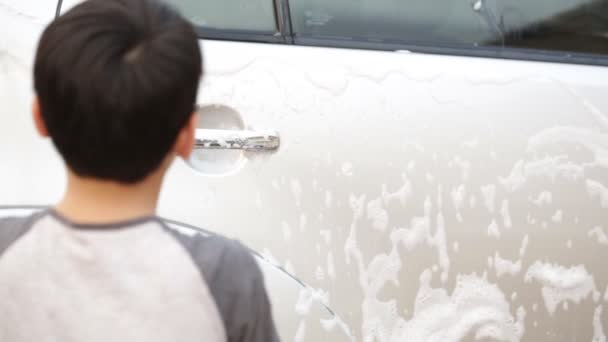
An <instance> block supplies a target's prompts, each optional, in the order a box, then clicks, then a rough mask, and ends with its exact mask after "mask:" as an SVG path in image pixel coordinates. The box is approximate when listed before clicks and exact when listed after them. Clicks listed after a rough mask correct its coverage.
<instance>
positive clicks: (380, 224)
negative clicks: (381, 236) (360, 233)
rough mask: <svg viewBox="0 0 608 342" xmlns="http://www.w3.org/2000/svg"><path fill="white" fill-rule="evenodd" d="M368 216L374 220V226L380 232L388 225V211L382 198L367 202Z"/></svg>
mask: <svg viewBox="0 0 608 342" xmlns="http://www.w3.org/2000/svg"><path fill="white" fill-rule="evenodd" d="M367 218H368V219H369V220H370V221H372V228H373V229H375V230H378V231H380V232H384V231H386V228H387V227H388V212H387V211H386V210H385V209H384V207H383V204H382V201H381V199H380V198H377V199H375V200H372V201H369V202H368V203H367Z"/></svg>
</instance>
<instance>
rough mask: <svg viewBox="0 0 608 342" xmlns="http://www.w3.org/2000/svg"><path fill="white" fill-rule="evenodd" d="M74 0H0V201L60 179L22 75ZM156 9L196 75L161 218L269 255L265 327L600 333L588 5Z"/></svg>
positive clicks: (602, 69) (188, 4)
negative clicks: (191, 57)
mask: <svg viewBox="0 0 608 342" xmlns="http://www.w3.org/2000/svg"><path fill="white" fill-rule="evenodd" d="M78 2H79V1H78V0H59V1H57V2H54V1H47V2H42V3H41V2H38V1H34V0H1V1H0V17H1V18H2V24H1V25H3V27H4V28H5V29H4V31H3V32H2V40H0V44H3V45H0V66H2V67H0V68H2V70H3V77H2V79H1V80H0V93H1V94H3V95H2V99H3V109H2V117H1V122H2V125H1V126H0V136H1V137H2V139H3V140H2V142H3V143H2V144H0V157H1V158H2V167H1V168H0V189H1V191H0V204H5V205H6V206H7V207H9V206H10V207H24V206H30V205H49V204H52V203H53V202H54V201H55V200H57V198H58V196H59V195H60V193H61V189H62V187H63V185H64V182H65V179H64V176H63V174H62V172H63V170H62V166H61V162H60V160H59V158H58V157H57V155H56V154H54V152H52V151H53V149H52V146H51V145H50V143H49V142H48V141H42V140H36V139H35V138H33V137H34V129H33V125H32V124H31V123H30V119H29V116H28V115H27V114H28V112H29V101H30V99H31V97H32V90H31V89H32V86H31V80H30V79H31V76H30V74H31V61H32V59H33V52H34V49H35V44H36V39H37V38H38V36H39V34H40V32H41V30H42V29H43V27H44V25H45V24H46V23H47V22H48V21H49V20H52V18H53V16H55V15H56V14H58V13H62V12H64V11H66V10H67V9H69V8H71V7H72V6H74V5H75V4H76V3H78ZM169 2H171V3H173V4H174V5H176V6H177V7H178V8H180V9H181V10H182V11H183V13H185V14H186V15H187V16H188V17H189V18H190V19H191V20H192V21H193V23H194V24H195V25H196V26H197V29H198V32H199V34H200V36H201V38H203V40H202V41H201V45H202V48H203V51H204V56H205V57H204V58H205V60H204V63H205V69H206V77H205V79H204V80H203V86H202V89H201V93H200V97H199V98H200V109H199V115H200V118H201V120H200V131H199V132H198V133H197V137H198V143H197V148H196V151H195V153H194V155H193V158H192V159H191V160H190V161H188V162H177V163H176V164H175V165H174V166H173V167H172V169H171V170H170V172H169V175H168V176H167V179H166V182H165V187H164V190H163V193H162V194H161V200H160V207H159V212H160V215H161V216H162V217H166V218H169V219H172V220H176V221H179V222H183V224H182V226H183V225H187V226H188V227H190V226H192V227H205V228H208V229H210V230H211V231H213V232H215V233H219V234H223V235H226V236H229V237H235V238H238V239H240V240H241V241H243V242H244V243H246V244H247V245H248V246H249V247H251V248H252V250H254V251H255V252H256V254H258V255H261V256H262V257H263V259H264V260H266V261H267V262H269V265H274V266H273V267H270V269H272V271H266V272H265V274H266V277H267V283H268V286H269V287H274V288H273V289H271V290H270V292H271V295H272V297H273V298H272V301H273V305H274V307H275V310H280V313H278V314H276V317H277V324H278V326H279V328H280V330H281V335H282V338H283V339H284V340H286V341H290V340H294V341H298V342H300V341H338V340H339V339H340V338H341V339H344V340H350V341H370V342H371V341H468V340H473V339H475V340H484V341H486V340H487V341H561V340H564V341H566V340H568V341H571V340H576V341H589V340H591V341H605V340H606V329H608V312H606V310H607V309H608V305H607V304H608V271H606V267H605V265H604V262H603V261H604V260H605V258H606V257H607V256H608V235H607V234H608V96H606V95H605V93H606V90H607V89H608V69H607V68H606V66H607V65H608V44H606V43H607V41H606V39H608V38H607V37H608V1H605V0H556V1H542V0H529V1H520V0H472V1H469V0H463V1H438V0H404V1H389V0H376V1H363V0H360V1H353V0H332V1H318V0H170V1H169ZM278 266H280V268H278ZM281 269H283V270H285V271H286V272H287V273H288V274H289V275H290V276H289V277H288V278H286V279H288V280H285V281H282V280H277V279H280V278H281V277H284V276H285V273H283V272H282V271H281ZM292 276H293V277H294V278H292ZM289 279H291V280H289ZM294 279H299V280H298V282H302V284H307V285H306V286H305V287H301V286H299V285H296V283H297V282H296V281H295V280H294ZM283 284H284V285H283ZM296 297H297V298H296ZM310 300H315V301H316V302H318V303H319V304H318V307H319V310H320V311H317V312H322V313H323V315H317V316H315V313H314V312H313V311H314V310H313V311H311V313H310V315H313V316H310V317H309V316H307V314H309V311H308V310H305V309H306V308H307V305H304V304H303V303H307V302H308V301H310ZM298 303H300V305H298ZM323 307H327V308H330V311H328V310H325V309H323ZM323 311H324V312H323ZM303 318H307V321H306V323H301V321H302V319H303ZM313 323H314V324H313ZM331 334H336V336H339V337H334V336H333V335H331ZM330 335H331V336H330Z"/></svg>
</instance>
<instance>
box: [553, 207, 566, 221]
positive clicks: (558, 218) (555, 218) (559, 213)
mask: <svg viewBox="0 0 608 342" xmlns="http://www.w3.org/2000/svg"><path fill="white" fill-rule="evenodd" d="M563 218H564V213H563V212H562V211H561V210H558V211H556V212H555V214H553V216H551V221H553V222H554V223H561V222H562V219H563Z"/></svg>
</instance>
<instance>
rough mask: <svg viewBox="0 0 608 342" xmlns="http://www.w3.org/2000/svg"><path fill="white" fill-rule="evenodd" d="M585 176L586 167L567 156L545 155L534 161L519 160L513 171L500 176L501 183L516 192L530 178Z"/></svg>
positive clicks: (570, 178) (575, 178)
mask: <svg viewBox="0 0 608 342" xmlns="http://www.w3.org/2000/svg"><path fill="white" fill-rule="evenodd" d="M583 176H584V168H583V167H582V166H580V165H577V164H575V163H573V162H571V161H568V160H567V158H566V157H565V156H556V157H551V156H550V157H545V158H543V159H538V160H534V161H528V162H524V161H523V160H520V161H518V162H517V163H516V164H515V165H514V166H513V169H512V170H511V173H510V174H509V175H508V176H506V177H504V178H502V177H501V178H500V183H501V184H502V186H503V187H504V189H505V190H506V191H507V192H515V191H517V190H519V189H520V188H521V187H522V186H523V185H524V184H526V182H527V180H528V179H529V178H548V179H549V180H550V181H551V182H555V181H556V180H557V179H566V180H569V181H573V182H574V181H577V180H579V179H581V178H582V177H583Z"/></svg>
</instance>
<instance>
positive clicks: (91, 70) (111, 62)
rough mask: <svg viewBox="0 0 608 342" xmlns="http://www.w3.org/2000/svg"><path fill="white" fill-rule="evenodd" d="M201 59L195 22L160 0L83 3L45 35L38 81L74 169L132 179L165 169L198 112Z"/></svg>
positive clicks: (55, 137) (49, 121)
mask: <svg viewBox="0 0 608 342" xmlns="http://www.w3.org/2000/svg"><path fill="white" fill-rule="evenodd" d="M202 72H203V70H202V59H201V52H200V48H199V44H198V39H197V35H196V33H195V31H194V28H193V27H192V25H191V24H190V23H189V22H188V21H187V20H186V19H184V18H183V17H182V16H181V15H180V14H179V13H178V12H177V11H176V10H174V9H173V8H172V7H170V6H168V5H166V4H164V3H162V2H160V1H155V0H87V1H84V2H83V3H81V4H79V5H77V6H76V7H74V8H72V9H71V10H69V11H68V12H66V13H65V14H64V15H62V16H60V17H58V18H57V19H56V20H54V21H53V22H52V23H51V24H50V25H49V26H48V27H47V28H46V30H45V31H44V33H43V34H42V37H41V39H40V43H39V46H38V51H37V54H36V59H35V65H34V86H35V90H36V93H37V96H38V99H39V103H40V108H41V112H42V117H43V120H44V122H45V124H46V127H47V130H48V132H49V135H50V136H51V139H52V141H53V143H54V145H55V146H56V148H57V150H58V151H59V153H60V154H61V156H62V157H63V159H64V160H65V162H66V164H67V166H68V167H69V168H70V169H71V170H72V171H73V172H74V173H76V174H77V175H79V176H82V177H90V178H96V179H102V180H110V181H116V182H120V183H126V184H132V183H137V182H139V181H141V180H143V179H144V178H145V177H146V176H148V175H149V174H150V173H152V172H153V171H155V170H157V169H158V167H160V165H161V163H162V162H163V160H164V159H165V158H166V156H167V154H168V153H169V151H170V149H171V147H172V146H173V144H174V143H175V140H176V138H177V135H178V133H179V132H180V130H181V129H182V128H183V127H185V125H186V124H187V123H188V121H189V119H190V117H191V114H192V113H193V112H194V110H195V106H196V103H195V102H196V96H197V93H198V85H199V81H200V78H201V76H202Z"/></svg>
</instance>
